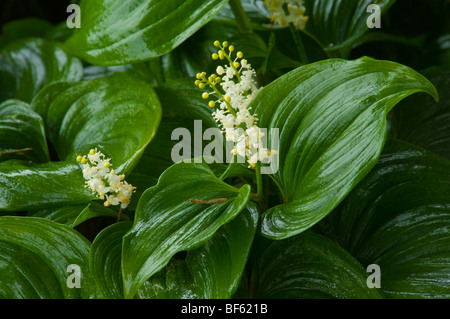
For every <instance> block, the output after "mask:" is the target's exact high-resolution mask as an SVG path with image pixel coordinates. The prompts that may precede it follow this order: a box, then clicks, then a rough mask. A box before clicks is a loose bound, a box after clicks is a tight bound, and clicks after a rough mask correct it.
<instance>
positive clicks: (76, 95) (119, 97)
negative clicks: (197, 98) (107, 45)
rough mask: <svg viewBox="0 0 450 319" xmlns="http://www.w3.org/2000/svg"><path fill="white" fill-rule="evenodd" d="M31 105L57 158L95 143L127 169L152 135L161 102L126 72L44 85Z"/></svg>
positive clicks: (84, 151)
mask: <svg viewBox="0 0 450 319" xmlns="http://www.w3.org/2000/svg"><path fill="white" fill-rule="evenodd" d="M32 107H33V108H34V109H35V110H36V111H37V112H38V113H39V114H41V116H42V117H43V119H44V120H45V124H46V130H47V135H48V138H49V140H50V141H51V142H52V144H53V146H54V148H55V149H56V151H57V153H58V155H59V158H60V159H61V160H64V159H67V160H72V159H73V160H74V159H75V156H76V154H79V153H81V154H87V153H88V152H89V149H91V148H95V147H97V148H98V149H99V150H101V151H102V152H103V153H104V154H106V155H107V156H108V157H110V158H111V163H112V164H113V165H114V166H113V168H114V169H115V170H116V171H117V172H123V173H125V174H127V172H129V171H130V170H131V169H132V168H133V167H134V165H136V163H137V161H138V160H139V158H140V156H141V155H142V153H143V151H144V149H145V147H146V146H147V144H148V143H149V142H150V140H151V139H152V138H153V136H154V135H155V133H156V130H157V128H158V125H159V121H160V118H161V107H160V103H159V100H158V97H157V96H156V94H155V93H154V91H153V89H152V87H151V86H150V85H149V84H147V83H146V82H144V81H142V80H139V79H137V78H134V77H132V76H129V75H127V74H125V73H116V74H113V75H111V76H107V77H102V78H96V79H93V80H90V81H83V82H78V83H75V84H67V83H55V84H53V85H50V86H47V87H46V88H45V89H43V90H42V91H41V92H40V93H39V95H38V96H36V98H35V99H34V100H33V103H32Z"/></svg>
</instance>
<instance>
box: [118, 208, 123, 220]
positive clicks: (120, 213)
mask: <svg viewBox="0 0 450 319" xmlns="http://www.w3.org/2000/svg"><path fill="white" fill-rule="evenodd" d="M122 213H123V211H122V207H120V208H119V213H118V214H117V222H120V218H121V217H122Z"/></svg>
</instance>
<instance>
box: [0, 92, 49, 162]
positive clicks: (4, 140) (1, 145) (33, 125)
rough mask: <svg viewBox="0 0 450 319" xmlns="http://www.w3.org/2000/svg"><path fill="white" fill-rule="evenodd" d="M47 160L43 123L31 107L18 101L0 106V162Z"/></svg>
mask: <svg viewBox="0 0 450 319" xmlns="http://www.w3.org/2000/svg"><path fill="white" fill-rule="evenodd" d="M14 158H16V159H27V160H31V161H36V162H46V161H48V160H49V154H48V147H47V141H46V138H45V130H44V122H43V121H42V118H41V117H40V116H39V114H37V113H36V112H34V111H33V110H32V109H31V107H30V106H29V105H28V104H27V103H25V102H22V101H19V100H7V101H5V102H3V103H1V104H0V161H4V160H6V159H14Z"/></svg>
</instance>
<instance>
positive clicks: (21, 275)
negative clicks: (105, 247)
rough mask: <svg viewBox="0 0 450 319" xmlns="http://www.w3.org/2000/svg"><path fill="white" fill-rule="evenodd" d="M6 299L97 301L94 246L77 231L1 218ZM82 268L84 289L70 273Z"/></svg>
mask: <svg viewBox="0 0 450 319" xmlns="http://www.w3.org/2000/svg"><path fill="white" fill-rule="evenodd" d="M0 242H1V245H0V270H1V271H0V296H1V297H2V298H11V299H16V298H22V299H32V298H42V299H48V298H52V299H61V298H65V299H69V298H70V299H72V298H76V299H78V298H96V297H97V290H96V289H97V288H96V286H95V284H94V279H93V278H92V277H91V274H90V270H89V264H88V254H89V248H90V243H89V242H88V241H87V240H86V239H85V238H84V237H83V236H81V235H80V234H79V233H77V232H76V231H74V230H73V229H71V228H69V227H67V226H65V225H61V224H58V223H55V222H53V221H49V220H46V219H42V218H32V217H13V216H3V217H0ZM69 265H77V266H79V267H80V271H81V278H79V279H80V280H79V283H80V287H79V288H76V287H73V288H70V287H69V285H68V282H70V283H75V284H76V279H74V278H73V277H74V276H72V277H71V275H73V274H74V272H73V270H70V269H69V271H68V266H69Z"/></svg>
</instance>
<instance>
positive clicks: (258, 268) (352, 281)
mask: <svg viewBox="0 0 450 319" xmlns="http://www.w3.org/2000/svg"><path fill="white" fill-rule="evenodd" d="M255 245H256V248H255V250H254V256H255V259H251V262H252V265H253V267H254V272H255V277H254V278H255V280H257V283H256V284H255V286H254V287H255V288H254V289H255V290H254V291H253V294H254V297H256V298H271V299H322V298H327V299H328V298H338V299H366V298H370V299H377V298H380V297H381V295H380V294H379V292H378V291H377V289H370V288H368V287H367V277H368V276H369V275H370V274H369V273H367V272H366V271H365V269H364V268H363V267H362V266H361V264H360V263H359V262H358V261H357V260H356V259H354V258H353V257H352V256H351V255H350V254H349V253H348V252H347V251H345V250H344V249H343V248H342V247H340V246H339V245H338V244H336V243H335V242H333V241H331V240H330V239H328V238H326V237H323V236H321V235H319V234H316V233H314V232H312V231H311V230H310V231H306V232H304V233H302V234H301V235H298V236H295V237H291V238H288V239H285V240H280V241H272V240H268V239H263V240H262V241H261V242H255Z"/></svg>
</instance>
